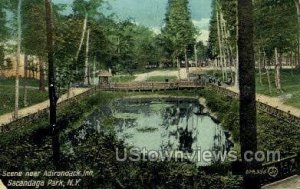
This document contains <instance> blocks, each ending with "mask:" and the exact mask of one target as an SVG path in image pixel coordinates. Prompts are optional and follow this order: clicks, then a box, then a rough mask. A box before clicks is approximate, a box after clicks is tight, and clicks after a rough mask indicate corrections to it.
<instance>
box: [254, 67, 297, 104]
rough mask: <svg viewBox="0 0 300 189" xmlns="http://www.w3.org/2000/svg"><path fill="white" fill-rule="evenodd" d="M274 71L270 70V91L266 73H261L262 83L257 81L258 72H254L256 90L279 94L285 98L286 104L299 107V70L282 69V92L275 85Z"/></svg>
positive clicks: (270, 94) (261, 92) (273, 94)
mask: <svg viewBox="0 0 300 189" xmlns="http://www.w3.org/2000/svg"><path fill="white" fill-rule="evenodd" d="M274 78H275V75H274V71H273V70H271V71H270V79H271V93H270V91H269V86H268V79H267V74H266V73H264V72H263V74H262V84H260V82H259V74H258V73H257V74H256V91H257V92H258V93H260V94H265V95H269V96H280V97H282V98H283V99H285V102H286V104H289V105H292V106H295V107H297V108H300V70H299V69H298V70H293V72H291V70H282V71H281V85H282V92H280V91H277V89H276V87H275V79H274Z"/></svg>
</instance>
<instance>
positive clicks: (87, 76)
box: [84, 29, 90, 85]
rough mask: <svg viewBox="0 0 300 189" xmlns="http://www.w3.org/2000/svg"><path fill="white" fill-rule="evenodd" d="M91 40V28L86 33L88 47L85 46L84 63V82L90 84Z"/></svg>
mask: <svg viewBox="0 0 300 189" xmlns="http://www.w3.org/2000/svg"><path fill="white" fill-rule="evenodd" d="M89 40H90V29H88V30H87V35H86V48H85V64H84V84H85V85H90V79H89V74H88V72H89Z"/></svg>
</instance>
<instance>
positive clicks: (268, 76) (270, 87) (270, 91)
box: [263, 52, 272, 94]
mask: <svg viewBox="0 0 300 189" xmlns="http://www.w3.org/2000/svg"><path fill="white" fill-rule="evenodd" d="M263 59H264V65H265V60H266V53H265V52H264V58H263ZM267 64H268V65H267V66H265V68H266V73H267V79H268V86H269V94H271V93H272V85H271V78H270V72H269V69H270V66H269V65H270V61H269V60H268V63H267Z"/></svg>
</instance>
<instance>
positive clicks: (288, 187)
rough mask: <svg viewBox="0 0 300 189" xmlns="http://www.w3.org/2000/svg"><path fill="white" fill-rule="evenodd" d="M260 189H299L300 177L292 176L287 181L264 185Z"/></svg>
mask: <svg viewBox="0 0 300 189" xmlns="http://www.w3.org/2000/svg"><path fill="white" fill-rule="evenodd" d="M262 189H300V176H298V175H296V176H292V177H289V178H287V179H284V180H281V181H278V182H275V183H272V184H269V185H266V186H264V187H262Z"/></svg>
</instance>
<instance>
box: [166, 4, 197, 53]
mask: <svg viewBox="0 0 300 189" xmlns="http://www.w3.org/2000/svg"><path fill="white" fill-rule="evenodd" d="M195 34H196V29H195V27H194V25H193V23H192V21H191V13H190V11H189V9H188V1H187V0H172V1H171V0H170V1H169V2H168V8H167V13H166V18H165V27H164V28H163V29H162V35H163V37H164V40H165V43H166V45H167V46H166V49H167V50H169V51H171V56H172V57H173V58H176V57H178V56H180V55H182V54H183V53H184V50H185V49H186V48H187V47H188V46H189V45H191V44H193V43H194V42H195ZM169 58H171V57H169Z"/></svg>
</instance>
